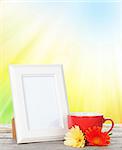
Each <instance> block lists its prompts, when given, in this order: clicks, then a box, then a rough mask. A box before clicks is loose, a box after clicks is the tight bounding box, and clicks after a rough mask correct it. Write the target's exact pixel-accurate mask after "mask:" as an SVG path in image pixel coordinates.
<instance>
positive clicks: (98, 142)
mask: <svg viewBox="0 0 122 150" xmlns="http://www.w3.org/2000/svg"><path fill="white" fill-rule="evenodd" d="M93 142H94V144H96V145H98V144H100V143H101V140H100V138H99V137H95V138H94V140H93Z"/></svg>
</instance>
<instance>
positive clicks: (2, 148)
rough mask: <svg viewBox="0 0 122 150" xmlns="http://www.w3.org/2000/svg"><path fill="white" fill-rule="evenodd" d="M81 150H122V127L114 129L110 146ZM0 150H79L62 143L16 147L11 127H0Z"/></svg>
mask: <svg viewBox="0 0 122 150" xmlns="http://www.w3.org/2000/svg"><path fill="white" fill-rule="evenodd" d="M82 149H83V150H122V127H115V128H114V129H113V131H112V136H111V144H110V145H109V146H102V147H93V146H86V147H85V148H82ZM0 150H81V148H80V149H78V148H71V147H67V146H65V145H64V144H63V141H54V142H40V143H30V144H20V145H17V144H16V141H15V140H13V139H12V133H11V126H10V125H4V126H3V125H0Z"/></svg>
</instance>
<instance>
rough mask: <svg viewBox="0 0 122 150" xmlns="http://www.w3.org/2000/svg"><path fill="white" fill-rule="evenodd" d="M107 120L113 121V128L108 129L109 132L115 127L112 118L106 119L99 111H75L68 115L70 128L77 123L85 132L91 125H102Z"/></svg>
mask: <svg viewBox="0 0 122 150" xmlns="http://www.w3.org/2000/svg"><path fill="white" fill-rule="evenodd" d="M105 121H111V123H112V125H111V128H110V129H109V130H108V131H107V133H109V132H110V131H111V130H112V129H113V127H114V122H113V120H112V119H105V118H104V117H103V115H102V114H99V113H90V112H89V113H86V112H84V113H80V112H74V113H71V114H70V115H68V128H69V129H70V128H71V127H72V126H75V125H77V126H79V127H80V129H81V130H82V131H83V132H84V131H85V130H86V129H88V128H89V127H93V126H99V127H102V126H103V123H104V122H105Z"/></svg>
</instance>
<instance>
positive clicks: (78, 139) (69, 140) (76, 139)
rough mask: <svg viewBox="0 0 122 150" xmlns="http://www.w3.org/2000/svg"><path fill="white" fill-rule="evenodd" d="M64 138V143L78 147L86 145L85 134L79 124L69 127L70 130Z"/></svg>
mask: <svg viewBox="0 0 122 150" xmlns="http://www.w3.org/2000/svg"><path fill="white" fill-rule="evenodd" d="M64 139H65V141H64V145H67V146H72V147H78V148H80V147H84V146H85V136H84V134H83V132H82V131H81V130H80V128H79V126H75V127H72V128H71V129H69V132H68V133H66V135H65V137H64Z"/></svg>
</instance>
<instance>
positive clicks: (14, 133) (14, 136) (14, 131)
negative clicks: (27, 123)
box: [12, 118, 16, 140]
mask: <svg viewBox="0 0 122 150" xmlns="http://www.w3.org/2000/svg"><path fill="white" fill-rule="evenodd" d="M12 138H13V139H14V140H16V127H15V120H14V118H12Z"/></svg>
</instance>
